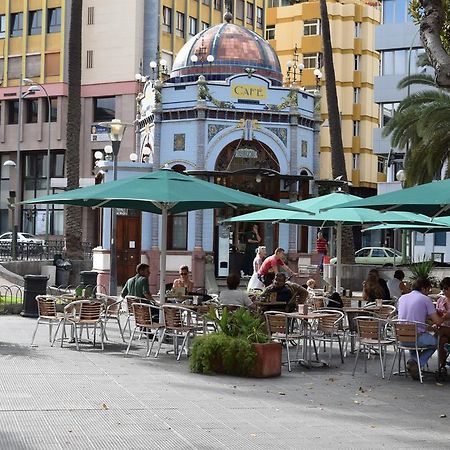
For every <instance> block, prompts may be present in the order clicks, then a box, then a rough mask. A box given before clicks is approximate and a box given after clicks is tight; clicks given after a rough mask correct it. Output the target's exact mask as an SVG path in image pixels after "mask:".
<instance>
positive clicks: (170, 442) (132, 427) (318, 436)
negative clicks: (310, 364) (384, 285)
mask: <svg viewBox="0 0 450 450" xmlns="http://www.w3.org/2000/svg"><path fill="white" fill-rule="evenodd" d="M35 323H36V321H35V319H26V318H22V317H20V316H2V317H0V372H1V377H0V448H1V449H2V450H9V449H20V450H23V449H45V450H47V449H71V448H73V449H94V448H95V449H108V450H111V449H121V450H123V449H124V448H125V449H127V448H132V449H177V450H178V449H283V450H284V449H302V448H308V449H309V448H385V447H386V448H395V449H398V448H448V446H449V439H450V423H449V421H450V406H449V405H450V402H449V398H450V397H449V393H450V390H449V387H450V383H447V384H437V383H436V382H435V380H434V378H433V377H431V376H428V377H427V379H426V381H425V384H424V385H420V384H419V382H416V381H412V380H411V379H410V378H408V379H405V378H400V377H394V378H393V380H392V381H391V382H388V381H387V380H382V379H381V377H380V375H379V371H380V368H379V361H378V359H375V360H374V359H371V360H369V364H368V373H367V374H364V371H363V362H362V361H361V364H360V365H359V367H358V370H357V372H356V376H355V377H352V376H351V372H352V369H353V362H354V359H353V356H348V357H347V358H346V361H345V364H344V365H341V364H340V362H339V358H338V352H337V351H336V352H335V358H334V361H333V362H334V364H333V366H334V367H332V368H322V369H310V370H308V369H305V368H302V367H299V366H297V365H295V364H294V366H293V371H292V372H291V373H289V372H288V371H287V369H286V368H283V372H282V376H281V377H279V378H275V379H263V380H259V379H245V378H235V377H227V376H203V375H196V374H192V373H190V372H189V369H188V363H187V361H186V358H185V357H183V358H182V361H181V362H176V361H175V359H174V358H173V356H170V355H167V354H166V353H165V351H163V352H162V353H161V355H160V357H159V358H158V359H154V358H153V357H151V358H144V357H143V355H144V354H145V341H137V345H135V346H133V347H132V349H131V352H130V355H129V356H128V357H126V356H125V355H124V352H125V349H126V346H125V344H123V343H122V342H121V341H120V338H119V335H118V333H117V332H116V331H115V330H116V327H115V326H113V324H112V323H111V324H110V325H108V337H109V338H110V339H111V340H112V341H113V342H112V343H106V344H105V351H104V352H102V351H101V350H100V348H99V347H98V348H97V349H92V347H90V346H83V347H82V349H81V351H80V352H78V351H76V350H75V346H74V345H69V344H66V345H68V346H67V347H66V346H65V347H64V348H62V349H61V348H60V347H59V344H58V345H57V346H55V347H54V348H51V347H50V345H49V343H48V340H47V339H48V329H47V327H46V326H41V327H40V329H39V330H38V334H37V339H36V343H37V344H38V347H33V348H31V347H30V346H29V342H30V340H31V335H32V332H33V329H34V326H35ZM166 349H168V347H166ZM389 361H392V359H391V355H390V357H389V359H388V367H389V370H390V365H389ZM430 366H431V367H433V368H434V367H435V366H436V357H434V359H433V361H432V362H431V364H430ZM443 414H445V415H447V416H448V418H447V417H445V418H440V416H441V415H443Z"/></svg>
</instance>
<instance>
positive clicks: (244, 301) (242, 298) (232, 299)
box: [219, 274, 254, 309]
mask: <svg viewBox="0 0 450 450" xmlns="http://www.w3.org/2000/svg"><path fill="white" fill-rule="evenodd" d="M240 282H241V278H240V277H239V275H236V274H231V275H228V277H227V286H228V289H227V290H225V291H221V292H220V294H219V302H220V304H221V305H224V306H226V305H230V306H231V305H232V306H244V307H246V308H250V309H253V308H254V305H253V302H252V301H251V300H250V298H249V297H248V295H247V292H245V291H241V290H239V289H238V286H239V283H240Z"/></svg>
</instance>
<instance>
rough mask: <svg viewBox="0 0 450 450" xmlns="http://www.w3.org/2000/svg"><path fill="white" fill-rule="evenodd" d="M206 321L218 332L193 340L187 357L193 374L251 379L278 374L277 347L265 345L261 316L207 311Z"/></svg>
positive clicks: (243, 311) (246, 313)
mask: <svg viewBox="0 0 450 450" xmlns="http://www.w3.org/2000/svg"><path fill="white" fill-rule="evenodd" d="M208 318H209V320H211V321H213V322H214V323H215V325H216V328H217V330H218V331H217V332H214V333H209V334H205V335H203V336H198V337H196V338H195V339H194V343H193V347H192V354H191V357H190V368H191V370H192V371H193V372H197V373H204V374H210V373H212V372H216V373H225V374H228V375H240V376H252V377H271V376H278V375H280V374H281V344H279V343H275V342H270V343H269V342H268V340H269V339H268V336H267V333H266V331H265V323H264V320H263V319H262V318H261V317H259V316H254V315H253V314H251V313H250V312H249V311H248V310H246V309H245V308H239V309H238V310H236V311H234V312H229V311H228V309H227V308H226V307H225V308H224V309H223V311H222V315H221V317H217V316H216V313H215V311H214V310H213V309H211V310H210V311H209V313H208Z"/></svg>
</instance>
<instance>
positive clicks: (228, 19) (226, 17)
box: [223, 0, 233, 23]
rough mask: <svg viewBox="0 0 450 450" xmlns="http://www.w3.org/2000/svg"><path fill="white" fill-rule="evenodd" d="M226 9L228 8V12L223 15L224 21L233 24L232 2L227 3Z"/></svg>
mask: <svg viewBox="0 0 450 450" xmlns="http://www.w3.org/2000/svg"><path fill="white" fill-rule="evenodd" d="M225 7H226V8H227V12H226V13H225V14H224V15H223V20H224V21H225V22H227V23H231V22H232V21H233V14H231V5H230V1H229V0H228V1H227V0H226V1H225Z"/></svg>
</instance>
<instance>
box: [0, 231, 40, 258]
mask: <svg viewBox="0 0 450 450" xmlns="http://www.w3.org/2000/svg"><path fill="white" fill-rule="evenodd" d="M11 243H12V233H11V232H10V231H9V232H7V233H3V234H2V235H0V249H2V250H7V251H10V250H11ZM17 245H18V247H19V252H23V253H30V254H41V253H43V251H44V247H45V241H44V240H43V239H39V238H38V237H36V236H33V235H32V234H30V233H23V232H21V231H19V232H18V233H17Z"/></svg>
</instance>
